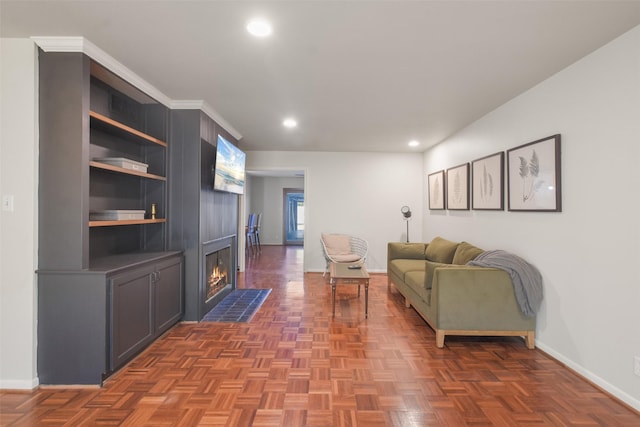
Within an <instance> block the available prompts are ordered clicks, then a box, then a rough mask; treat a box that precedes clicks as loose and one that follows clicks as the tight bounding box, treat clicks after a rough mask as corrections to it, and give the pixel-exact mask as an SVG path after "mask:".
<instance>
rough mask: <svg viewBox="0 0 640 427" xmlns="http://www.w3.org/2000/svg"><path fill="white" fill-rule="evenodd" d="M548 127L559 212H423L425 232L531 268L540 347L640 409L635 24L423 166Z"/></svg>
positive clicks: (498, 146)
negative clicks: (554, 150) (538, 302)
mask: <svg viewBox="0 0 640 427" xmlns="http://www.w3.org/2000/svg"><path fill="white" fill-rule="evenodd" d="M556 133H560V134H561V135H562V198H563V212H562V213H523V212H508V211H504V212H487V211H469V212H464V213H459V212H458V213H452V212H449V211H445V212H442V211H441V212H436V211H433V212H431V211H428V210H426V215H425V217H424V218H425V219H424V239H425V240H426V241H429V240H431V238H433V237H434V236H436V235H441V236H443V237H446V238H449V239H451V240H462V239H464V240H467V241H469V242H471V243H475V244H477V245H478V246H480V247H482V248H484V249H498V248H500V249H506V250H509V251H512V252H514V253H516V254H519V255H521V256H523V257H524V258H525V259H527V260H528V261H530V262H531V263H532V264H534V265H536V266H537V267H538V268H539V269H540V271H541V272H542V275H543V280H544V292H545V296H544V302H543V306H542V308H541V311H540V313H539V317H538V325H537V340H536V341H537V345H538V346H539V347H540V348H541V349H543V350H544V351H546V352H548V353H549V354H551V355H553V356H554V357H556V358H557V359H559V360H561V361H563V362H565V363H567V364H568V365H569V366H570V367H572V368H573V369H575V370H577V371H579V372H580V373H581V374H583V375H584V376H586V377H587V378H589V379H591V380H592V381H594V382H595V383H597V384H599V385H600V386H602V387H603V388H605V389H606V390H608V391H610V392H612V393H613V394H615V395H617V396H618V397H620V398H621V399H623V400H625V401H626V402H627V403H629V404H631V405H632V406H634V407H635V408H637V409H640V377H638V376H635V375H634V373H633V359H634V356H640V310H639V306H640V280H639V279H640V270H639V269H638V266H640V231H639V230H640V228H639V225H638V224H639V221H638V217H639V215H640V201H639V199H638V196H639V194H640V167H639V166H638V162H639V161H640V27H636V28H635V29H634V30H632V31H631V32H629V33H627V34H625V35H623V36H622V37H620V38H619V39H617V40H615V41H613V42H612V43H610V44H609V45H607V46H605V47H604V48H602V49H600V50H598V51H596V52H594V53H592V54H591V55H589V56H587V57H585V58H583V59H582V60H581V61H579V62H577V63H575V64H574V65H572V66H571V67H569V68H567V69H565V70H563V71H562V72H560V73H558V74H556V75H555V76H553V77H551V78H549V79H548V80H546V81H545V82H543V83H541V84H540V85H538V86H536V87H534V88H533V89H531V90H530V91H528V92H526V93H524V94H523V95H521V96H519V97H517V98H515V99H513V100H512V101H510V102H508V103H507V104H505V105H504V106H502V107H500V108H498V109H497V110H495V111H494V112H492V113H491V114H489V115H487V116H485V117H484V118H482V119H481V120H479V121H477V122H476V123H474V124H472V125H471V126H469V127H467V128H466V129H464V130H462V131H460V132H458V133H457V134H456V135H455V136H453V137H451V138H449V139H448V140H446V141H445V142H443V143H441V144H439V145H438V146H436V147H435V148H433V149H431V150H429V151H428V152H427V153H426V154H425V172H426V173H431V172H434V171H437V170H439V169H446V168H448V167H451V166H455V165H458V164H460V163H463V162H467V161H472V160H475V159H477V158H479V157H482V156H485V155H488V154H492V153H494V152H497V151H501V150H505V151H506V150H507V149H510V148H513V147H516V146H518V145H521V144H524V143H527V142H531V141H534V140H537V139H540V138H543V137H547V136H550V135H553V134H556ZM426 202H427V201H426V198H425V200H424V203H426ZM425 206H428V205H425ZM505 206H506V199H505Z"/></svg>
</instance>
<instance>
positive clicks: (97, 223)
mask: <svg viewBox="0 0 640 427" xmlns="http://www.w3.org/2000/svg"><path fill="white" fill-rule="evenodd" d="M163 222H167V220H166V218H156V219H125V220H118V221H89V227H112V226H119V225H139V224H161V223H163Z"/></svg>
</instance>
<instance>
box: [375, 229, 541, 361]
mask: <svg viewBox="0 0 640 427" xmlns="http://www.w3.org/2000/svg"><path fill="white" fill-rule="evenodd" d="M387 249H388V251H387V276H388V286H389V288H390V287H391V284H393V285H394V286H395V287H396V288H397V289H398V291H399V292H400V293H401V294H402V295H403V296H404V298H405V305H406V307H412V306H413V308H414V309H415V310H416V311H417V312H418V313H419V314H420V316H421V317H422V318H424V320H425V321H426V322H427V323H428V324H429V326H431V328H433V330H434V331H435V333H436V346H437V347H439V348H442V347H444V340H445V337H446V336H447V335H475V336H521V337H524V340H525V344H526V346H527V347H528V348H530V349H533V348H534V347H535V326H536V319H535V316H534V317H526V316H525V315H524V314H523V313H522V311H521V310H520V307H519V305H518V303H517V301H516V297H515V292H514V289H513V284H512V282H511V277H510V276H509V274H508V273H507V272H506V271H504V270H500V269H497V268H486V267H474V266H469V265H466V264H467V262H469V261H471V260H473V259H474V258H475V257H477V256H478V255H479V254H481V253H482V252H483V250H482V249H480V248H477V247H475V246H473V245H471V244H469V243H467V242H461V243H455V242H451V241H448V240H446V239H443V238H441V237H436V238H434V239H433V240H432V241H431V242H430V243H399V242H390V243H389V244H388V247H387Z"/></svg>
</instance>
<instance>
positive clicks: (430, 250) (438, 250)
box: [425, 237, 458, 264]
mask: <svg viewBox="0 0 640 427" xmlns="http://www.w3.org/2000/svg"><path fill="white" fill-rule="evenodd" d="M457 247H458V244H457V243H454V242H451V241H449V240H447V239H443V238H442V237H434V238H433V240H432V241H431V243H429V245H427V249H426V251H425V256H426V257H427V259H428V260H429V261H434V262H443V263H445V264H451V261H453V255H454V254H455V252H456V248H457Z"/></svg>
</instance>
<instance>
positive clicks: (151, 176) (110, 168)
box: [89, 161, 167, 181]
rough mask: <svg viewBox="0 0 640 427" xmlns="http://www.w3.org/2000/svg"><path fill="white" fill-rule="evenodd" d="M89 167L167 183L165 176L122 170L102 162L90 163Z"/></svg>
mask: <svg viewBox="0 0 640 427" xmlns="http://www.w3.org/2000/svg"><path fill="white" fill-rule="evenodd" d="M89 166H91V167H92V168H97V169H104V170H108V171H112V172H118V173H123V174H126V175H135V176H141V177H143V178H148V179H156V180H158V181H166V180H167V178H166V177H164V176H160V175H154V174H152V173H146V172H140V171H136V170H133V169H125V168H121V167H119V166H113V165H108V164H106V163H100V162H96V161H90V162H89Z"/></svg>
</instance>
